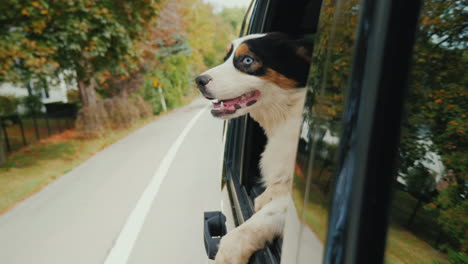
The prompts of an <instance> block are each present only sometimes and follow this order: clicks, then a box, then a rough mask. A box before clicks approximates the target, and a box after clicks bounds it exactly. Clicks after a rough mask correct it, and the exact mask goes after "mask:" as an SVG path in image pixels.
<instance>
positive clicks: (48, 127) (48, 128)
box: [44, 113, 52, 137]
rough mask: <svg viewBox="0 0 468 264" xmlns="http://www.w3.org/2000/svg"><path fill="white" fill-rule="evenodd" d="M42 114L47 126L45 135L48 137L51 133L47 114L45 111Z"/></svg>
mask: <svg viewBox="0 0 468 264" xmlns="http://www.w3.org/2000/svg"><path fill="white" fill-rule="evenodd" d="M44 116H45V120H46V126H47V135H48V136H49V137H50V135H51V134H52V133H51V131H50V124H49V116H48V115H47V113H46V114H45V115H44Z"/></svg>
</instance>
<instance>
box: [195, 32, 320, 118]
mask: <svg viewBox="0 0 468 264" xmlns="http://www.w3.org/2000/svg"><path fill="white" fill-rule="evenodd" d="M311 53H312V42H311V41H308V40H304V39H301V40H297V39H294V38H291V37H290V36H288V35H286V34H282V33H267V34H254V35H248V36H245V37H242V38H239V39H236V40H234V41H233V42H231V44H230V45H229V46H228V49H227V54H226V57H225V58H224V63H223V64H221V65H218V66H216V67H214V68H212V69H210V70H208V71H206V72H204V73H202V74H201V75H200V76H198V77H197V78H196V79H195V81H196V83H197V86H198V89H199V90H200V92H201V93H202V94H203V96H205V97H206V98H207V99H209V100H212V101H213V109H212V110H211V113H212V114H213V116H215V117H219V118H223V119H230V118H233V117H238V116H241V115H244V114H246V113H248V112H251V111H254V110H255V109H256V108H258V107H260V106H261V105H268V104H270V103H273V102H274V101H275V100H277V99H278V98H279V97H281V96H282V95H283V96H284V95H287V94H288V93H291V92H292V91H293V90H295V89H297V88H303V87H304V86H305V83H306V79H307V74H308V70H309V65H310V56H311Z"/></svg>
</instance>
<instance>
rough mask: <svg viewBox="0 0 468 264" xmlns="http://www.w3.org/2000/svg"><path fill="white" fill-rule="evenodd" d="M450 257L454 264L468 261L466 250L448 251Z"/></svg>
mask: <svg viewBox="0 0 468 264" xmlns="http://www.w3.org/2000/svg"><path fill="white" fill-rule="evenodd" d="M448 259H449V261H450V263H452V264H465V263H468V255H466V254H465V252H461V251H460V252H455V251H453V250H449V251H448Z"/></svg>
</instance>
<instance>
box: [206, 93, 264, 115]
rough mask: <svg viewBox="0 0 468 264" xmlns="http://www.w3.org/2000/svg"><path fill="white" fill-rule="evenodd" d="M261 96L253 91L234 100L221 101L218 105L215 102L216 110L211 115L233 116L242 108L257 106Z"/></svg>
mask: <svg viewBox="0 0 468 264" xmlns="http://www.w3.org/2000/svg"><path fill="white" fill-rule="evenodd" d="M259 96H260V92H259V91H253V92H250V93H248V94H245V95H241V96H239V97H236V98H233V99H226V100H220V101H219V102H216V103H214V102H213V106H214V108H213V110H211V113H212V114H213V115H215V116H219V115H226V114H233V113H235V112H236V111H237V110H238V109H240V108H243V107H247V106H250V105H253V104H255V103H256V102H257V99H258V97H259Z"/></svg>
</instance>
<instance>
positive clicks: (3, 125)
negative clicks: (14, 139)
mask: <svg viewBox="0 0 468 264" xmlns="http://www.w3.org/2000/svg"><path fill="white" fill-rule="evenodd" d="M0 122H1V123H2V132H3V137H4V138H5V144H6V147H7V151H8V152H10V151H11V146H10V140H9V139H8V132H7V130H6V128H5V124H4V123H3V119H2V120H0Z"/></svg>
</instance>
